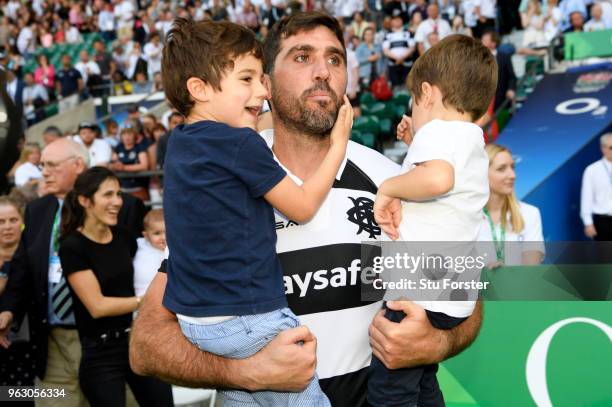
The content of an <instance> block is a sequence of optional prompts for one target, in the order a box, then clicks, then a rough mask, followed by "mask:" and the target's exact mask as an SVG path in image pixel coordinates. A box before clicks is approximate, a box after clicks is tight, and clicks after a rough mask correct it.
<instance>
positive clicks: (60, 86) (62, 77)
mask: <svg viewBox="0 0 612 407" xmlns="http://www.w3.org/2000/svg"><path fill="white" fill-rule="evenodd" d="M55 85H56V89H57V97H58V99H60V105H59V111H60V113H63V112H65V111H68V110H70V109H72V108H73V107H76V105H77V104H78V103H79V95H80V93H81V92H82V91H83V89H84V88H85V82H84V81H83V77H82V76H81V73H80V72H79V71H78V70H76V69H75V68H74V67H73V66H72V58H70V55H68V54H64V55H62V69H61V70H59V71H58V72H57V81H56V82H55Z"/></svg>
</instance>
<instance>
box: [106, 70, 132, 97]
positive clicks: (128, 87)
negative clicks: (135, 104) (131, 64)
mask: <svg viewBox="0 0 612 407" xmlns="http://www.w3.org/2000/svg"><path fill="white" fill-rule="evenodd" d="M111 72H112V74H111V77H112V83H113V94H114V95H116V96H121V95H131V94H132V84H131V83H130V81H128V79H127V78H126V77H125V75H124V74H123V72H122V71H119V70H117V71H114V72H113V70H112V69H111Z"/></svg>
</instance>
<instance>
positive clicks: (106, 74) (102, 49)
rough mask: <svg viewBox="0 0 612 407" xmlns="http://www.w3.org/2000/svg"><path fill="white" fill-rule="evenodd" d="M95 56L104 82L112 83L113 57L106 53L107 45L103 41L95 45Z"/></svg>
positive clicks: (98, 41) (96, 42) (94, 58)
mask: <svg viewBox="0 0 612 407" xmlns="http://www.w3.org/2000/svg"><path fill="white" fill-rule="evenodd" d="M93 46H94V55H93V61H94V62H95V63H96V64H98V68H99V69H100V75H101V76H102V79H103V80H104V81H108V82H110V63H111V61H112V60H113V57H112V55H111V54H110V53H108V52H107V51H106V45H105V44H104V42H103V41H100V40H97V41H94V43H93Z"/></svg>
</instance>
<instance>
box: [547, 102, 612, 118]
mask: <svg viewBox="0 0 612 407" xmlns="http://www.w3.org/2000/svg"><path fill="white" fill-rule="evenodd" d="M607 111H608V106H602V105H601V102H600V101H599V99H595V98H576V99H570V100H566V101H565V102H561V103H559V104H558V105H557V107H555V112H557V113H559V114H563V115H574V114H583V113H589V112H590V113H591V114H592V115H593V116H601V115H604V114H606V112H607Z"/></svg>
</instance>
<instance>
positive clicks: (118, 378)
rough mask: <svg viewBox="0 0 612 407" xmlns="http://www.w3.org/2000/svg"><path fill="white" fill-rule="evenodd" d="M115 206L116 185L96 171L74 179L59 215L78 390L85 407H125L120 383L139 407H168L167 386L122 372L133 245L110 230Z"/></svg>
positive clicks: (124, 234)
mask: <svg viewBox="0 0 612 407" xmlns="http://www.w3.org/2000/svg"><path fill="white" fill-rule="evenodd" d="M122 203H123V200H122V198H121V189H120V187H119V180H118V179H117V177H116V176H115V175H114V174H113V172H111V171H110V170H108V169H107V168H103V167H94V168H91V169H89V170H87V171H85V172H84V173H82V174H81V175H79V177H78V178H77V180H76V182H75V185H74V189H73V190H72V191H70V192H69V193H68V195H66V199H65V200H64V206H63V208H62V222H61V237H60V248H59V257H60V260H61V264H62V270H63V273H64V275H65V276H66V280H67V281H68V284H69V286H70V290H71V292H72V299H73V309H74V315H75V319H76V325H77V330H78V333H79V338H80V340H81V348H82V357H81V363H80V366H79V384H80V386H81V389H82V391H83V394H84V395H85V397H86V398H87V400H88V401H89V403H90V404H91V406H92V407H96V406H125V398H126V397H125V383H126V382H127V384H129V385H130V388H131V389H132V392H133V393H134V396H135V397H136V400H137V401H138V403H139V404H140V405H145V406H171V405H172V391H171V388H170V386H169V385H167V384H165V383H163V382H160V381H158V380H157V379H154V378H151V377H143V376H138V375H136V374H135V373H134V372H132V370H131V369H130V364H129V353H128V335H129V331H130V326H131V324H132V313H133V312H134V311H135V310H136V309H137V308H138V306H139V305H140V298H139V297H136V296H135V295H134V269H133V266H132V258H133V257H134V255H135V253H136V247H137V246H136V239H135V238H134V237H133V235H132V234H131V233H130V232H129V231H128V230H127V229H124V228H122V227H120V226H117V216H118V214H119V209H120V208H121V205H122Z"/></svg>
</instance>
